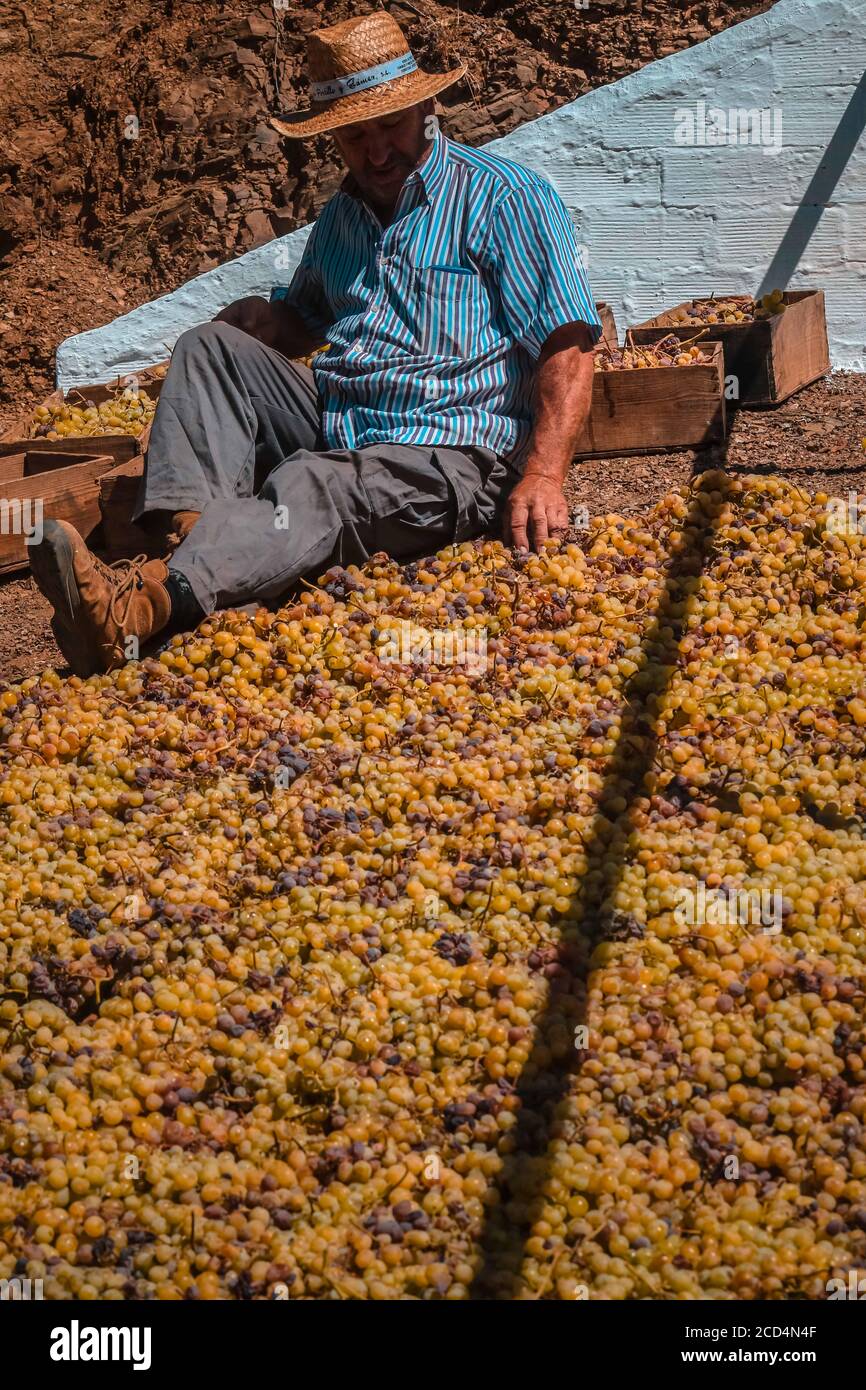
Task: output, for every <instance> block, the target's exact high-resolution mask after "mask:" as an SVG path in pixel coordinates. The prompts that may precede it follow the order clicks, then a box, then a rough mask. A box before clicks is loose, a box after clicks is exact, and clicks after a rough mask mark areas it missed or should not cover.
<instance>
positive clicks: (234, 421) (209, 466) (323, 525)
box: [135, 323, 518, 613]
mask: <svg viewBox="0 0 866 1390" xmlns="http://www.w3.org/2000/svg"><path fill="white" fill-rule="evenodd" d="M517 478H518V474H517V472H516V471H515V470H514V469H513V467H512V466H511V465H510V464H508V463H507V462H506V461H504V460H502V459H500V458H498V457H497V455H496V454H495V453H493V451H492V450H490V449H483V448H474V447H473V448H466V447H464V448H459V449H457V448H440V447H438V446H437V447H436V448H432V447H430V446H429V445H425V446H423V447H422V446H416V445H407V444H373V445H369V446H368V447H366V448H363V449H327V448H325V447H324V443H323V440H322V437H321V410H320V405H319V400H318V393H317V390H316V383H315V378H314V376H313V373H312V372H311V371H310V369H309V368H308V367H305V366H304V365H303V364H302V363H298V362H291V361H289V359H288V358H286V357H283V355H282V354H281V353H279V352H275V351H274V350H273V349H272V348H269V347H265V345H264V344H263V343H260V342H259V341H258V340H257V339H255V338H251V337H250V336H249V334H247V333H243V332H241V330H240V329H238V328H232V327H231V326H230V325H228V324H224V323H207V324H204V325H202V326H201V327H199V328H193V329H190V331H189V332H187V333H184V334H183V335H182V336H181V337H180V338H179V339H178V341H177V344H176V346H175V349H174V352H173V354H172V359H171V366H170V368H169V371H168V375H167V376H166V379H165V383H164V385H163V388H162V391H161V393H160V397H159V404H158V406H157V410H156V415H155V416H154V420H153V426H152V428H151V435H150V444H149V448H148V451H147V458H146V461H145V470H144V478H143V479H142V484H141V488H140V491H139V496H138V503H137V507H136V512H135V516H136V519H138V518H140V517H141V516H143V515H145V514H146V513H147V512H150V511H154V510H166V511H172V512H179V511H200V512H201V517H200V519H199V520H198V521H197V522H196V525H195V526H194V527H193V529H192V531H191V532H190V534H189V536H188V537H187V539H186V540H185V541H184V542H183V544H182V545H180V546H179V547H178V549H177V550H176V551H175V553H174V555H173V556H172V558H171V568H172V569H173V570H177V571H179V572H180V573H181V574H183V575H184V576H185V577H186V579H187V580H188V582H189V584H190V586H191V588H192V591H193V593H194V594H195V597H196V599H197V600H198V602H199V604H200V605H201V607H202V609H203V610H204V612H206V613H212V612H214V611H215V610H216V609H218V608H232V607H240V606H241V605H242V604H246V603H249V602H251V601H254V600H260V601H262V602H267V601H269V600H272V599H275V598H279V597H280V596H281V595H282V594H284V593H285V592H286V590H287V589H289V588H290V586H291V585H292V584H293V583H294V582H295V580H297V579H298V578H299V577H300V576H301V575H305V574H308V573H315V574H319V573H321V572H322V570H324V569H326V568H328V567H329V566H330V565H332V564H341V565H349V564H362V563H363V562H364V560H366V559H367V558H368V556H370V555H371V554H373V553H374V552H375V551H377V550H384V551H386V552H387V553H388V554H389V555H391V556H392V557H393V558H395V559H411V558H413V557H417V556H420V555H429V554H431V553H433V552H434V551H436V550H438V549H441V548H442V547H443V546H445V545H449V544H451V543H452V542H454V541H461V540H466V539H467V538H468V537H470V536H474V535H478V534H480V533H481V532H483V531H485V530H488V529H490V527H491V526H494V525H496V524H498V521H499V518H500V514H501V510H502V507H503V504H504V502H505V499H506V497H507V496H508V493H509V492H510V491H511V488H512V487H513V486H514V483H515V482H516V481H517Z"/></svg>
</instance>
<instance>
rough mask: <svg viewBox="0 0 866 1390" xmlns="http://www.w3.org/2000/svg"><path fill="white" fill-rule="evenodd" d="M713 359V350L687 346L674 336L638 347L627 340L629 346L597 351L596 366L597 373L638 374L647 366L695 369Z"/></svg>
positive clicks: (672, 334)
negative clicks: (639, 370) (633, 372)
mask: <svg viewBox="0 0 866 1390" xmlns="http://www.w3.org/2000/svg"><path fill="white" fill-rule="evenodd" d="M711 360H712V354H711V351H707V349H706V348H705V347H699V346H698V345H697V343H693V342H689V343H683V342H681V341H680V339H679V338H678V337H677V336H676V334H674V333H669V334H668V335H667V336H666V337H664V338H660V339H659V341H658V342H657V343H642V344H640V345H637V344H635V343H633V342H632V341H631V337H630V335H627V337H626V345H625V347H621V348H620V347H609V346H607V345H604V346H601V347H598V348H596V350H595V352H594V353H593V367H594V369H595V371H597V372H622V371H626V372H627V371H635V370H637V369H639V368H645V367H693V366H695V364H706V363H708V362H710V361H711Z"/></svg>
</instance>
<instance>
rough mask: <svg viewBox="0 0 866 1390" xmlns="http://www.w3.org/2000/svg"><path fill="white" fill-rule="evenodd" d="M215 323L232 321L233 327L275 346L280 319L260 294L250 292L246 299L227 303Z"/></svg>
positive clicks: (269, 345) (216, 317)
mask: <svg viewBox="0 0 866 1390" xmlns="http://www.w3.org/2000/svg"><path fill="white" fill-rule="evenodd" d="M214 323H230V324H231V325H232V327H233V328H240V330H241V331H242V332H243V333H249V335H250V337H251V338H258V340H259V342H260V343H266V344H267V345H268V347H273V345H274V342H275V340H276V337H277V333H278V330H279V320H278V319H277V317H276V315H275V314H274V312H273V309H272V308H271V305H270V304H269V303H268V301H267V300H266V299H263V298H262V296H261V295H259V294H250V295H247V297H246V299H236V300H235V302H234V304H227V305H226V307H225V308H224V309H220V312H219V313H218V314H217V315H216V316H215V317H214Z"/></svg>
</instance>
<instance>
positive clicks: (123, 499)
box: [99, 454, 165, 561]
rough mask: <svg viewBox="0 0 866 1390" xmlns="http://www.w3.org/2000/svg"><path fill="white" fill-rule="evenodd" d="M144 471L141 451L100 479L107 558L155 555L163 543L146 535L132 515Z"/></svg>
mask: <svg viewBox="0 0 866 1390" xmlns="http://www.w3.org/2000/svg"><path fill="white" fill-rule="evenodd" d="M143 473H144V459H143V458H142V456H141V454H138V455H137V456H136V458H134V459H129V460H127V461H126V462H125V463H118V464H116V465H115V467H114V468H111V469H109V471H108V472H107V473H103V475H102V477H101V478H100V480H99V511H100V515H101V516H102V535H103V540H104V548H105V557H106V559H107V560H109V561H111V560H124V559H129V558H131V557H132V556H133V555H148V556H151V557H153V556H158V555H160V554H162V552H163V551H164V550H165V545H164V544H160V542H159V541H158V540H157V539H155V538H154V537H152V536H150V535H148V533H147V531H145V530H144V529H143V527H141V526H139V525H138V523H137V522H135V521H133V519H132V514H133V512H134V510H135V503H136V499H137V497H138V488H139V484H140V482H141V479H142V475H143Z"/></svg>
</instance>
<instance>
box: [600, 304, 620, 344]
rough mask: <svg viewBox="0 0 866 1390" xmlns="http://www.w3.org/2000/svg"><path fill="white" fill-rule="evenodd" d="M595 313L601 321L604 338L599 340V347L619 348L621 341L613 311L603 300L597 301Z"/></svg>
mask: <svg viewBox="0 0 866 1390" xmlns="http://www.w3.org/2000/svg"><path fill="white" fill-rule="evenodd" d="M595 312H596V313H597V314H598V316H599V318H600V319H601V330H602V336H601V337H600V338H599V340H598V347H600V348H603V347H619V339H618V338H617V336H616V319H615V318H614V316H613V309H611V307H610V305H609V304H605V303H604V301H603V300H601V299H599V300H597V301H596V305H595Z"/></svg>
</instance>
